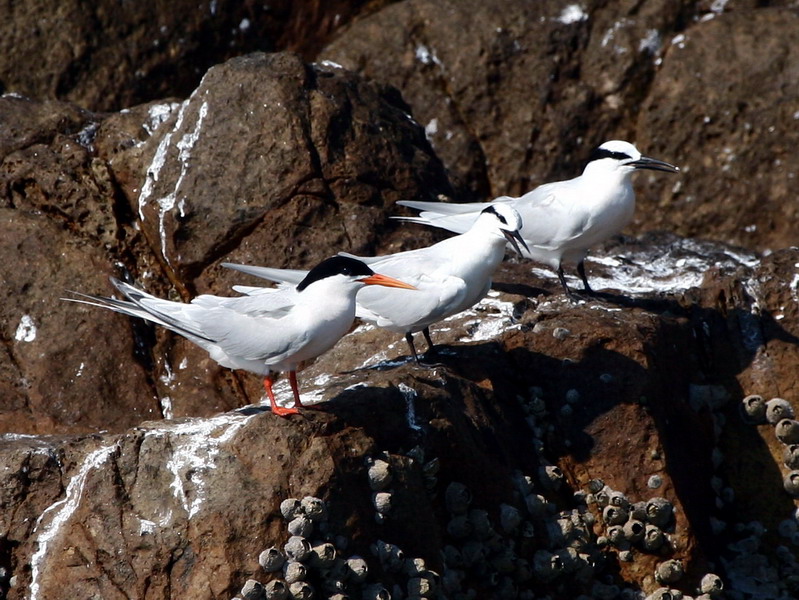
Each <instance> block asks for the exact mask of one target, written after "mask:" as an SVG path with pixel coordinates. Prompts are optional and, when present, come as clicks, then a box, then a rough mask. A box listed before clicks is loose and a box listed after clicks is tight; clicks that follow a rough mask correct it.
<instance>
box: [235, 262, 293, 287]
mask: <svg viewBox="0 0 799 600" xmlns="http://www.w3.org/2000/svg"><path fill="white" fill-rule="evenodd" d="M222 266H223V267H225V268H227V269H233V270H235V271H240V272H241V273H246V274H247V275H252V276H254V277H260V278H261V279H267V280H269V281H275V282H278V283H292V284H294V285H296V284H298V283H299V282H301V281H302V280H303V279H305V276H306V275H307V274H308V271H302V270H299V269H273V268H271V267H255V266H251V265H238V264H235V263H222Z"/></svg>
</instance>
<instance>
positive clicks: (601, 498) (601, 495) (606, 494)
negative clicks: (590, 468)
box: [594, 485, 613, 508]
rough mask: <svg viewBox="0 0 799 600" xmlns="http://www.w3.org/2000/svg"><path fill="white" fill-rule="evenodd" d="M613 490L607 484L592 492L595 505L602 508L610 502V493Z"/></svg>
mask: <svg viewBox="0 0 799 600" xmlns="http://www.w3.org/2000/svg"><path fill="white" fill-rule="evenodd" d="M612 492H613V490H612V489H610V488H609V487H608V486H606V485H605V486H602V489H599V490H597V491H596V492H594V502H596V503H597V506H600V507H602V508H604V507H605V506H607V505H608V504H610V494H611V493H612Z"/></svg>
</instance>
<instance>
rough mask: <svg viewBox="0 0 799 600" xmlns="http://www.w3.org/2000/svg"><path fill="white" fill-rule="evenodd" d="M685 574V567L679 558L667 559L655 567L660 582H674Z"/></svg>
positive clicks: (656, 576)
mask: <svg viewBox="0 0 799 600" xmlns="http://www.w3.org/2000/svg"><path fill="white" fill-rule="evenodd" d="M684 574H685V569H684V568H683V564H682V562H680V561H679V560H674V559H671V560H667V561H664V562H662V563H660V564H659V565H658V566H657V567H655V580H656V581H657V582H658V583H674V582H676V581H679V580H680V579H681V578H682V576H683V575H684Z"/></svg>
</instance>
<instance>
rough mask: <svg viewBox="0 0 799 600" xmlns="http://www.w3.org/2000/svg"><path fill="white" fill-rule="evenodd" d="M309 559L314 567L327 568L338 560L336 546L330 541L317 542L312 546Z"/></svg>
mask: <svg viewBox="0 0 799 600" xmlns="http://www.w3.org/2000/svg"><path fill="white" fill-rule="evenodd" d="M308 561H309V563H310V564H311V566H312V567H315V568H317V569H327V568H329V567H331V566H333V563H334V562H335V561H336V547H335V546H334V545H333V544H331V543H330V542H316V543H315V544H313V546H312V547H311V555H310V556H309V557H308Z"/></svg>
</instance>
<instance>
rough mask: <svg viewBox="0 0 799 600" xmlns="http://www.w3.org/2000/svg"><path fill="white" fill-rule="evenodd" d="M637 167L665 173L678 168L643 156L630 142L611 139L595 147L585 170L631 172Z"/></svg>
mask: <svg viewBox="0 0 799 600" xmlns="http://www.w3.org/2000/svg"><path fill="white" fill-rule="evenodd" d="M638 169H650V170H652V171H665V172H667V173H677V172H679V170H680V169H679V168H677V167H675V166H674V165H672V164H669V163H667V162H663V161H662V160H657V159H655V158H649V157H648V156H643V155H642V154H641V153H640V152H639V151H638V148H636V147H635V146H633V145H632V144H631V143H630V142H625V141H622V140H611V141H609V142H605V143H604V144H602V145H601V146H599V147H598V148H596V149H595V150H594V151H593V152H592V153H591V156H590V157H589V159H588V165H586V167H585V170H586V171H589V170H590V171H592V172H593V171H600V170H601V171H602V172H606V173H607V172H614V171H615V172H619V171H620V172H622V173H624V174H629V173H632V172H633V171H636V170H638Z"/></svg>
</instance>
